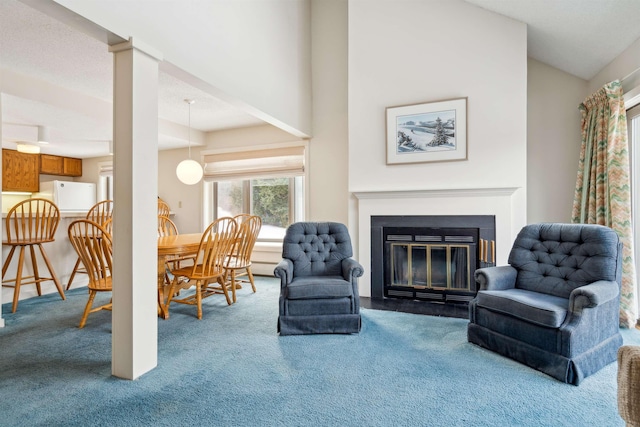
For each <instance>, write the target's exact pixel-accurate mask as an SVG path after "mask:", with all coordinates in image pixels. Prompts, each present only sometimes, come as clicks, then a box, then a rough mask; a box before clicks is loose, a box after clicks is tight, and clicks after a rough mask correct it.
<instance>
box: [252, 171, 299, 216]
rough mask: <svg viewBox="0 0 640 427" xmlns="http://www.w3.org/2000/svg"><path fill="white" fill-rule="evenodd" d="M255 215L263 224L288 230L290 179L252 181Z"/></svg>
mask: <svg viewBox="0 0 640 427" xmlns="http://www.w3.org/2000/svg"><path fill="white" fill-rule="evenodd" d="M251 189H252V198H253V213H254V215H258V216H259V217H261V218H262V223H263V224H269V225H274V226H277V227H283V228H286V227H287V226H288V225H289V222H290V221H289V179H288V178H272V179H254V180H251Z"/></svg>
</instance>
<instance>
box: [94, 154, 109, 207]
mask: <svg viewBox="0 0 640 427" xmlns="http://www.w3.org/2000/svg"><path fill="white" fill-rule="evenodd" d="M97 192H98V194H97V195H96V196H97V201H98V202H100V201H102V200H113V162H100V163H98V188H97Z"/></svg>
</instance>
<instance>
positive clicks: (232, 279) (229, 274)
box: [224, 215, 262, 303]
mask: <svg viewBox="0 0 640 427" xmlns="http://www.w3.org/2000/svg"><path fill="white" fill-rule="evenodd" d="M234 218H235V217H234ZM241 221H242V222H240V224H239V226H238V231H237V233H236V239H235V243H234V245H233V248H232V250H231V253H230V255H229V256H228V257H227V259H226V260H225V267H224V268H225V279H224V280H225V283H227V284H228V285H229V286H230V287H231V294H232V299H233V302H234V303H235V302H236V289H240V288H242V286H241V285H240V283H250V284H251V289H253V292H255V291H256V285H255V282H254V280H253V274H252V273H251V254H252V253H253V247H254V246H255V244H256V241H257V240H258V234H259V233H260V229H261V228H262V219H261V218H260V217H259V216H257V215H249V216H246V217H244V218H242V219H241ZM242 276H247V280H239V278H240V277H242Z"/></svg>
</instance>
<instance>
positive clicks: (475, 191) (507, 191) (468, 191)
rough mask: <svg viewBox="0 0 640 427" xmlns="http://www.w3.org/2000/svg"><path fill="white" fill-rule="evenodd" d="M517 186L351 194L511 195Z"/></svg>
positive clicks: (408, 196)
mask: <svg viewBox="0 0 640 427" xmlns="http://www.w3.org/2000/svg"><path fill="white" fill-rule="evenodd" d="M517 189H518V187H502V188H450V189H433V190H394V191H354V192H353V195H354V196H356V197H357V198H358V199H359V200H363V199H413V198H424V197H489V196H511V195H512V194H513V193H514V192H515V191H516V190H517Z"/></svg>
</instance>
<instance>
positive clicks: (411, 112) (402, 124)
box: [387, 98, 467, 164]
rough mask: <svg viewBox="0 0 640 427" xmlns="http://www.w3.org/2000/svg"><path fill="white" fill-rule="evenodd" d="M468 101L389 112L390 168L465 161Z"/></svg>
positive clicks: (388, 157)
mask: <svg viewBox="0 0 640 427" xmlns="http://www.w3.org/2000/svg"><path fill="white" fill-rule="evenodd" d="M466 101H467V99H466V98H461V99H454V100H448V101H438V102H429V103H424V104H417V105H405V106H400V107H390V108H387V164H395V163H421V162H439V161H451V160H466V158H467V144H466V142H467V141H466Z"/></svg>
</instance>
